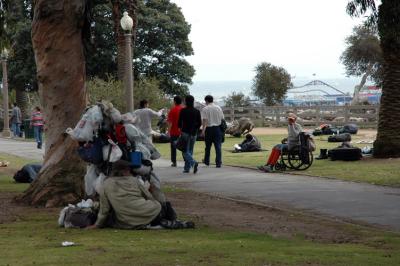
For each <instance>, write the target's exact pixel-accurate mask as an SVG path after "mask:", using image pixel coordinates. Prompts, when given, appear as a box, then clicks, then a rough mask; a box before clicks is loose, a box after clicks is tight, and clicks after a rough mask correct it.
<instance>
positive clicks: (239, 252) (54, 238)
mask: <svg viewBox="0 0 400 266" xmlns="http://www.w3.org/2000/svg"><path fill="white" fill-rule="evenodd" d="M228 141H230V140H228ZM228 143H229V142H228ZM3 159H7V160H9V161H10V162H12V165H10V167H8V169H6V168H3V169H0V199H1V202H0V211H3V210H5V209H6V208H5V207H6V206H5V204H10V203H7V202H6V201H7V200H9V198H7V197H9V195H10V194H13V195H16V194H17V193H18V192H21V191H23V190H24V189H26V188H27V185H26V184H16V183H14V182H13V181H12V178H11V175H10V173H12V172H14V171H15V170H16V169H18V168H19V167H21V166H22V165H23V164H25V163H28V162H29V161H27V160H23V159H20V158H18V157H13V156H5V155H3V154H0V160H3ZM171 191H173V192H174V193H187V191H185V190H181V189H174V188H171V187H167V188H166V192H167V193H168V192H171ZM17 207H18V206H17ZM18 208H21V209H22V210H23V211H22V212H20V213H19V214H18V215H17V216H16V219H14V220H13V221H5V222H1V218H2V215H3V217H4V215H5V213H4V212H3V213H0V250H1V256H0V265H60V266H61V265H399V264H400V252H399V251H400V236H399V235H397V234H392V233H385V232H380V231H376V230H371V231H368V229H365V228H362V229H360V227H358V226H351V225H349V229H348V230H354V231H356V232H358V233H357V234H359V235H360V238H359V240H357V241H355V242H352V243H343V244H335V243H323V242H313V241H310V240H306V239H304V238H303V237H302V236H297V237H295V238H290V239H289V238H284V237H272V236H269V235H267V234H257V233H247V232H239V231H234V230H217V229H215V228H210V227H208V226H207V224H204V223H203V224H202V223H201V221H196V222H197V225H198V228H197V229H195V230H178V231H167V230H162V231H133V230H132V231H129V230H115V229H102V230H79V229H63V228H59V227H58V226H57V218H58V209H50V210H49V209H40V208H39V209H36V208H33V207H32V208H30V207H21V206H19V207H18ZM186 218H189V217H186ZM190 218H194V219H195V217H190ZM63 241H72V242H75V243H76V246H72V247H61V242H63Z"/></svg>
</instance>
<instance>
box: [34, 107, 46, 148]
mask: <svg viewBox="0 0 400 266" xmlns="http://www.w3.org/2000/svg"><path fill="white" fill-rule="evenodd" d="M43 126H44V119H43V114H42V112H41V110H40V107H38V106H36V107H35V109H34V111H33V113H32V117H31V127H33V134H34V136H35V140H36V143H37V148H38V149H41V148H42V144H43V139H42V134H43Z"/></svg>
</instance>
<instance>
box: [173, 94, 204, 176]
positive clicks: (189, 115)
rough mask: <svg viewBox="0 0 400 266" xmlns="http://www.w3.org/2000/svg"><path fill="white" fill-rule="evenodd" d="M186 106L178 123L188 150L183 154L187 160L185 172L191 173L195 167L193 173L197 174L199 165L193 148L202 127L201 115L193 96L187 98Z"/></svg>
mask: <svg viewBox="0 0 400 266" xmlns="http://www.w3.org/2000/svg"><path fill="white" fill-rule="evenodd" d="M185 104H186V107H185V108H183V109H182V110H181V112H180V114H179V121H178V127H179V128H180V130H181V136H182V138H184V139H185V140H186V149H185V151H183V152H182V156H183V159H184V160H185V166H184V168H183V172H184V173H189V170H190V168H192V167H193V173H197V168H198V166H199V163H198V162H196V161H195V160H194V159H193V147H194V143H195V142H196V136H197V132H198V131H199V129H200V126H201V114H200V111H199V110H197V109H196V108H194V97H193V96H192V95H188V96H186V97H185Z"/></svg>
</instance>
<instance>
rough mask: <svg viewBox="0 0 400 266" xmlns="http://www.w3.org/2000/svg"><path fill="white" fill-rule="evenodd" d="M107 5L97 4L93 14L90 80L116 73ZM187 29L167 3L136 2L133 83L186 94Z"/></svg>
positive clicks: (156, 0) (188, 77) (188, 73)
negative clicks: (154, 83) (153, 82)
mask: <svg viewBox="0 0 400 266" xmlns="http://www.w3.org/2000/svg"><path fill="white" fill-rule="evenodd" d="M111 8H112V6H111V5H110V3H99V4H97V5H95V6H94V8H93V10H92V18H93V23H92V25H93V27H92V33H93V38H92V46H91V47H90V48H89V53H88V54H87V73H88V76H89V77H94V76H98V77H101V78H105V77H107V75H108V74H112V75H114V76H115V75H116V72H117V62H116V60H117V47H116V44H115V33H114V25H113V21H112V9H111ZM189 33H190V25H189V24H188V23H187V22H186V21H185V17H184V16H183V14H182V12H181V9H180V8H179V7H178V6H177V5H176V4H174V3H171V2H170V0H148V1H143V0H141V1H138V26H137V31H136V40H135V51H134V70H135V72H134V73H135V79H138V78H140V77H143V76H144V77H151V78H156V79H158V80H159V82H160V88H161V89H162V90H163V91H164V92H165V93H167V94H170V95H173V94H185V93H187V92H188V85H189V84H191V82H192V77H193V76H194V73H195V71H194V68H193V66H191V65H190V64H189V63H188V62H187V60H186V59H185V57H186V56H190V55H192V54H193V48H192V44H191V42H190V41H189V39H188V36H189Z"/></svg>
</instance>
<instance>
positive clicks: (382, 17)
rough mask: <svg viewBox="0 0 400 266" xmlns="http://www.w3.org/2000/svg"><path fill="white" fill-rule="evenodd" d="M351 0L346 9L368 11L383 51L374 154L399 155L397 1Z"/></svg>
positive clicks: (399, 10) (399, 8)
mask: <svg viewBox="0 0 400 266" xmlns="http://www.w3.org/2000/svg"><path fill="white" fill-rule="evenodd" d="M381 2H382V4H381V5H380V6H379V7H378V8H377V6H376V3H375V1H374V0H351V1H350V2H349V3H348V5H347V12H348V13H349V14H350V15H352V16H360V15H363V14H365V13H366V12H368V11H371V15H370V16H369V18H368V20H367V22H368V23H377V25H378V32H379V36H380V39H381V48H382V53H383V61H384V62H383V70H384V76H383V82H382V98H381V107H380V111H379V122H378V134H377V137H376V140H375V142H374V156H375V157H379V158H389V157H400V119H399V118H398V116H399V114H400V1H398V0H382V1H381Z"/></svg>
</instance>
